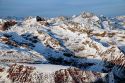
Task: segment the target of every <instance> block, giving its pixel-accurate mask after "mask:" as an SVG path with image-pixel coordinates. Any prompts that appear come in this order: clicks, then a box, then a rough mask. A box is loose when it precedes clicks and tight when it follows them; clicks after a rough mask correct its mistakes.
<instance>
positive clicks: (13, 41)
mask: <svg viewBox="0 0 125 83" xmlns="http://www.w3.org/2000/svg"><path fill="white" fill-rule="evenodd" d="M124 67H125V16H118V17H114V18H108V17H105V16H96V15H95V14H93V13H89V12H83V13H81V14H80V15H74V16H72V17H65V16H60V17H55V18H43V17H39V16H36V17H27V18H25V19H23V20H16V19H2V18H1V19H0V83H125V68H124Z"/></svg>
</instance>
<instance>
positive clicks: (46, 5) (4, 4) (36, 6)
mask: <svg viewBox="0 0 125 83" xmlns="http://www.w3.org/2000/svg"><path fill="white" fill-rule="evenodd" d="M124 4H125V0H112V1H111V0H110V1H109V0H93V1H92V0H87V1H85V0H77V1H73V0H67V1H66V0H63V1H60V0H44V1H43V0H25V1H23V0H0V17H6V16H17V17H26V16H37V15H39V16H44V17H55V16H62V15H63V16H71V15H74V14H79V13H80V12H83V11H87V12H93V13H95V14H97V15H102V14H103V15H105V16H109V17H112V16H120V15H125V5H124Z"/></svg>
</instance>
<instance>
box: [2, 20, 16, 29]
mask: <svg viewBox="0 0 125 83" xmlns="http://www.w3.org/2000/svg"><path fill="white" fill-rule="evenodd" d="M15 24H17V22H16V21H13V20H10V21H7V22H4V23H3V24H0V30H2V31H4V30H6V29H8V28H9V27H10V26H14V25H15Z"/></svg>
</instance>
